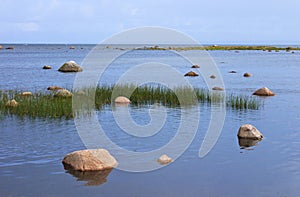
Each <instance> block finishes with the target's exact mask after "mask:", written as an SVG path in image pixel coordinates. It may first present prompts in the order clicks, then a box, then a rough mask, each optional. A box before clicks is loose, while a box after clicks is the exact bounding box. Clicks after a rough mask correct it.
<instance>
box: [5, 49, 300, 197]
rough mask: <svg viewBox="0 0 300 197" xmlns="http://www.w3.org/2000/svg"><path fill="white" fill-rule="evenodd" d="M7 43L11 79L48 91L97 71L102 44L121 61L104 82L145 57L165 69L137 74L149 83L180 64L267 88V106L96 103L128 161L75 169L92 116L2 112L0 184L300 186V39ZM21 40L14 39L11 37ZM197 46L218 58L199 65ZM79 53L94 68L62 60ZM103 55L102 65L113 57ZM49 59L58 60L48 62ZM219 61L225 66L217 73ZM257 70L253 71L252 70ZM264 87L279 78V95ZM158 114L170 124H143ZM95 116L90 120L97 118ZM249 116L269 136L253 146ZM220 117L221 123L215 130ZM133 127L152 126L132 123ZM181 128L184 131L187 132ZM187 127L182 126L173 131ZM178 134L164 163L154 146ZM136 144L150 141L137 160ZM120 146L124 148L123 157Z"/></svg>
mask: <svg viewBox="0 0 300 197" xmlns="http://www.w3.org/2000/svg"><path fill="white" fill-rule="evenodd" d="M2 46H3V49H1V50H0V90H1V91H9V90H15V91H19V92H22V91H31V92H47V87H48V86H52V85H55V86H60V87H63V88H66V89H68V90H72V89H74V88H75V87H74V84H78V83H77V80H78V78H80V76H82V75H84V74H88V72H87V70H88V66H89V65H88V63H89V59H90V58H91V57H92V54H93V53H94V52H95V51H96V52H97V54H99V57H109V58H112V57H113V59H111V61H108V59H105V60H103V62H110V63H109V64H105V67H103V72H102V73H99V78H97V80H98V81H97V83H98V85H113V84H116V83H118V82H119V79H121V78H122V77H124V76H125V78H126V76H127V74H128V73H132V72H131V71H135V69H137V68H139V67H137V65H148V66H151V65H152V66H153V69H152V71H153V72H152V71H151V70H150V71H147V70H146V71H145V70H143V69H141V70H138V71H141V72H137V73H136V74H134V75H130V79H132V78H135V77H136V78H137V79H138V80H143V79H144V80H145V81H144V82H143V84H146V83H147V82H149V83H153V82H155V83H160V82H159V81H157V79H158V78H155V76H159V79H162V81H163V82H162V83H163V85H164V86H167V87H168V83H169V82H174V83H175V84H176V83H177V85H182V84H178V83H179V80H178V79H176V78H175V77H174V76H175V75H173V74H172V72H173V71H174V72H176V73H179V74H180V75H181V74H182V78H183V80H184V81H185V82H186V83H187V84H189V85H191V86H192V87H194V88H206V89H208V90H209V89H210V88H211V85H213V84H214V80H215V81H218V83H219V82H222V84H221V85H223V87H224V88H225V90H224V92H226V95H244V96H248V97H255V99H258V101H259V102H261V106H260V108H259V109H253V110H251V109H248V110H237V109H232V108H230V107H227V108H221V107H220V106H213V105H201V104H199V106H192V107H189V108H184V107H180V106H179V107H166V106H160V105H153V106H152V105H139V106H136V105H131V104H129V105H128V106H126V107H124V106H113V105H106V106H104V107H103V108H102V109H100V110H98V111H96V112H95V114H96V120H97V121H98V122H99V124H100V125H101V128H102V129H101V131H104V134H105V136H106V138H108V139H109V140H110V142H112V143H113V144H114V145H115V146H113V147H112V146H109V145H107V144H105V143H101V142H103V139H99V147H100V148H106V149H108V150H109V151H110V152H111V154H112V155H113V156H115V158H116V159H117V160H118V161H119V167H116V168H115V169H113V170H111V171H105V172H76V171H75V172H74V171H68V170H65V169H64V166H63V164H62V160H63V158H64V156H65V155H66V154H68V153H70V152H73V151H76V150H83V149H86V148H89V145H88V144H87V141H86V139H83V138H84V136H83V134H82V132H85V131H82V130H84V128H85V127H83V129H82V126H80V125H78V121H76V118H75V119H65V118H56V119H54V118H38V117H36V118H31V117H18V116H14V115H3V114H2V115H1V114H0V136H1V137H0V171H1V173H0V196H172V197H173V196H249V197H250V196H300V187H299V185H300V113H299V112H300V106H299V101H300V100H299V99H300V89H299V84H300V77H299V75H300V51H285V50H282V51H262V50H237V51H236V50H215V51H207V52H205V53H204V52H203V51H202V52H201V51H197V50H187V51H173V50H144V49H143V48H139V50H136V47H135V46H118V47H117V46H96V45H90V44H76V45H63V44H4V45H2ZM9 46H14V49H11V50H8V49H5V48H7V47H9ZM71 46H74V47H73V49H71V48H70V47H71ZM123 52H124V53H123ZM120 54H121V55H120ZM202 56H205V58H203V57H202ZM187 57H192V58H194V59H193V60H195V59H197V58H198V59H205V60H206V61H208V63H207V65H206V63H205V61H204V62H203V63H201V62H200V63H199V66H200V68H199V69H192V68H191V66H192V65H193V63H194V62H191V61H189V60H188V58H187ZM207 59H209V60H207ZM109 60H110V59H109ZM67 61H75V62H77V63H78V64H79V65H81V66H82V68H83V72H82V73H62V72H59V71H58V69H59V68H60V66H61V65H63V64H64V63H65V62H67ZM97 61H99V65H100V64H101V61H102V59H101V58H100V59H99V60H97ZM103 62H102V63H103ZM149 62H150V63H151V64H149ZM44 65H50V66H51V67H52V69H50V70H44V69H42V67H43V66H44ZM157 65H158V66H157ZM166 65H167V66H166ZM102 66H103V65H102ZM162 68H167V70H168V69H169V71H170V72H165V71H166V70H164V69H162ZM132 69H133V70H132ZM205 69H206V71H205ZM85 71H86V72H85ZM89 71H90V70H89ZM96 71H99V69H95V72H96ZM171 71H172V72H171ZM189 71H195V72H198V73H199V77H191V78H187V77H183V75H184V74H185V73H186V72H189ZM202 71H203V72H202ZM204 71H205V72H204ZM209 71H212V72H211V74H214V75H216V77H217V78H216V79H211V78H209V77H208V76H206V74H207V73H208V74H209ZM230 71H236V73H231V72H230ZM246 72H248V73H251V74H252V76H251V77H247V78H246V77H243V74H244V73H246ZM153 73H157V74H153ZM96 74H97V73H96ZM154 75H155V76H154ZM180 75H178V76H180ZM87 76H88V75H87ZM151 77H153V80H152V81H151ZM179 78H181V77H179ZM86 79H87V81H88V80H89V79H90V78H86ZM128 81H131V80H129V79H128ZM261 87H268V88H269V89H270V90H272V91H273V92H274V93H275V96H271V97H257V96H252V93H253V92H254V91H255V90H257V89H259V88H261ZM124 110H125V112H124ZM157 111H159V113H158V114H164V116H163V118H164V119H163V120H164V121H159V119H158V118H155V116H153V113H154V114H155V113H156V112H157ZM220 111H221V112H222V113H221V114H222V117H223V119H221V120H220V119H217V120H216V119H214V117H213V116H214V114H215V112H220ZM128 114H129V117H130V119H128V120H129V121H127V119H126V121H123V122H121V123H122V124H120V123H119V122H118V121H120V120H118V118H119V119H121V120H122V118H123V115H124V119H125V116H126V118H127V115H128ZM116 115H118V117H116ZM197 115H199V117H198V116H197ZM154 121H159V123H160V124H162V125H161V126H160V127H158V128H156V127H155V128H156V129H157V131H155V132H152V134H151V135H150V134H149V135H146V134H145V135H143V134H144V133H145V132H149V131H148V130H149V129H150V130H151V128H153V127H151V126H150V127H147V125H151V124H154V125H155V122H154ZM132 122H133V123H134V124H132ZM153 122H154V123H153ZM195 123H196V124H195ZM86 124H87V127H86V130H87V131H86V132H88V131H89V128H88V126H89V124H88V123H86ZM243 124H252V125H254V126H255V127H256V128H257V129H258V130H259V131H260V132H261V133H262V134H263V135H264V138H263V139H262V140H261V141H256V142H253V143H252V144H251V145H248V146H245V145H243V144H241V142H239V139H238V138H237V132H238V129H239V127H240V126H241V125H243ZM210 125H217V126H216V128H214V127H212V128H211V129H212V130H210ZM124 127H125V129H124ZM131 127H138V128H140V130H139V131H138V132H136V133H130V132H128V129H129V130H130V128H131ZM218 128H220V129H219V130H218V131H217V129H218ZM214 129H215V130H214ZM209 130H210V132H215V135H213V137H214V139H213V140H212V141H215V143H213V142H211V143H210V145H211V147H210V149H209V151H207V152H206V154H205V155H201V154H199V150H200V149H201V147H202V146H203V142H204V141H205V140H207V137H208V136H207V133H208V131H209ZM194 131H195V132H194ZM178 132H181V133H182V134H181V135H177V133H178ZM193 132H194V133H193ZM216 133H217V134H216ZM185 134H186V135H185ZM190 134H191V135H190ZM177 136H179V137H181V138H180V139H179V140H177V141H175V140H174V141H173V139H174V138H176V139H178V138H177ZM191 136H192V137H191ZM185 139H189V140H185ZM173 142H174V143H173ZM167 146H171V148H169V149H172V150H173V152H172V151H171V152H170V153H169V154H171V155H172V154H173V153H174V152H175V153H176V154H175V155H176V156H174V158H173V159H174V161H173V162H172V163H170V164H168V165H160V164H157V161H156V159H157V158H158V156H159V155H154V156H153V154H154V153H153V152H155V151H156V150H161V148H164V147H167ZM169 149H165V150H169ZM124 150H128V151H130V152H131V153H139V156H138V157H136V158H135V159H134V163H127V164H126V158H127V157H128V161H131V162H132V158H130V155H127V154H126V151H125V152H123V151H124ZM163 150H164V149H163ZM176 151H177V152H176ZM150 153H153V154H152V155H151V154H150ZM164 153H165V154H168V152H167V151H166V152H164ZM177 153H178V154H177ZM118 154H120V155H121V156H122V158H120V159H118V158H119V156H120V155H118ZM122 162H123V163H122ZM124 163H125V164H124Z"/></svg>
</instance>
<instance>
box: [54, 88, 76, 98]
mask: <svg viewBox="0 0 300 197" xmlns="http://www.w3.org/2000/svg"><path fill="white" fill-rule="evenodd" d="M54 96H55V97H64V98H67V97H72V96H73V94H72V93H71V92H70V91H69V90H66V89H61V90H58V91H57V92H56V93H55V94H54Z"/></svg>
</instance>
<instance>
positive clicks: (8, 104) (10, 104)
mask: <svg viewBox="0 0 300 197" xmlns="http://www.w3.org/2000/svg"><path fill="white" fill-rule="evenodd" d="M18 105H19V103H18V102H17V101H16V100H15V99H13V100H9V101H7V102H6V104H5V107H18Z"/></svg>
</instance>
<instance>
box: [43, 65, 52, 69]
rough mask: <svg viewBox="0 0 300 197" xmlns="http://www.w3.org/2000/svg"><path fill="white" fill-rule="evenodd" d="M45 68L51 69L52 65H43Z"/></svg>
mask: <svg viewBox="0 0 300 197" xmlns="http://www.w3.org/2000/svg"><path fill="white" fill-rule="evenodd" d="M43 69H51V66H48V65H45V66H43Z"/></svg>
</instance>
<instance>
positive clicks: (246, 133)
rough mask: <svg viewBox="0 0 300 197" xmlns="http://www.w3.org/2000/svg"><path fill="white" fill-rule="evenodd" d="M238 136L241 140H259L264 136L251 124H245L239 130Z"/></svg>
mask: <svg viewBox="0 0 300 197" xmlns="http://www.w3.org/2000/svg"><path fill="white" fill-rule="evenodd" d="M237 136H238V137H239V138H246V139H254V140H259V139H262V138H263V135H262V134H261V133H260V132H259V131H258V130H257V129H256V128H255V127H254V126H253V125H251V124H244V125H242V126H241V127H240V128H239V131H238V134H237Z"/></svg>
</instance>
